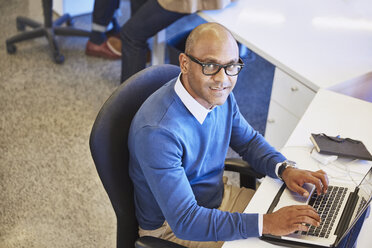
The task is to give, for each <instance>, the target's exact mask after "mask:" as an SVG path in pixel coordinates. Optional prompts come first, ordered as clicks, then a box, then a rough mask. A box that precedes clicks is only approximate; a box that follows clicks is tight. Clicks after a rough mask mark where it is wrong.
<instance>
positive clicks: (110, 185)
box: [90, 65, 262, 248]
mask: <svg viewBox="0 0 372 248" xmlns="http://www.w3.org/2000/svg"><path fill="white" fill-rule="evenodd" d="M179 73H180V69H179V67H178V66H175V65H157V66H152V67H149V68H146V69H144V70H142V71H140V72H138V73H137V74H135V75H133V76H132V77H130V78H129V79H128V80H127V81H126V82H124V83H123V84H121V85H120V86H119V87H118V88H117V89H116V90H115V91H114V93H113V94H112V95H111V96H110V98H109V99H108V100H107V101H106V102H105V103H104V105H103V106H102V108H101V110H100V112H99V114H98V116H97V118H96V120H95V122H94V125H93V128H92V132H91V135H90V149H91V153H92V157H93V160H94V163H95V165H96V168H97V171H98V174H99V176H100V178H101V181H102V183H103V185H104V188H105V190H106V192H107V194H108V196H109V198H110V200H111V204H112V206H113V208H114V211H115V213H116V217H117V247H118V248H124V247H125V248H126V247H133V246H134V245H135V247H137V248H140V247H142V248H145V247H146V248H149V247H152V248H156V247H159V248H160V247H162V248H164V247H169V248H177V247H178V248H180V247H183V246H180V245H178V244H175V243H172V242H169V241H165V240H162V239H158V238H154V237H142V238H138V223H137V220H136V217H135V212H134V211H135V210H134V198H133V185H132V181H131V180H130V178H129V173H128V161H129V151H128V147H127V141H128V132H129V127H130V124H131V121H132V119H133V117H134V115H135V113H136V112H137V110H138V109H139V107H140V106H141V105H142V103H143V102H144V101H145V100H146V99H147V98H148V97H149V96H150V95H151V94H152V93H153V92H154V91H156V90H157V89H158V88H160V87H161V86H162V85H164V84H165V83H166V82H168V81H169V80H171V79H172V78H175V77H176V76H177V75H178V74H179ZM226 169H229V170H232V171H238V172H241V175H243V174H244V176H242V177H241V183H242V184H243V185H244V186H247V187H251V188H254V189H255V185H256V180H255V179H256V177H262V175H260V174H259V173H256V172H254V171H253V170H251V169H250V167H249V165H248V164H247V163H245V162H242V160H237V159H235V160H234V159H233V160H227V163H226Z"/></svg>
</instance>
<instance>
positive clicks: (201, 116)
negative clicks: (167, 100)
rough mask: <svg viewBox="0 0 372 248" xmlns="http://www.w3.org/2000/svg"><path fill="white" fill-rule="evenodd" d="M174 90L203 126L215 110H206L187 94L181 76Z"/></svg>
mask: <svg viewBox="0 0 372 248" xmlns="http://www.w3.org/2000/svg"><path fill="white" fill-rule="evenodd" d="M174 90H175V91H176V94H177V95H178V96H179V98H180V99H181V101H182V102H183V104H184V105H185V106H186V108H187V109H188V110H189V111H190V112H191V114H192V115H193V116H194V117H195V118H196V119H197V120H198V122H199V123H200V124H203V122H204V120H205V118H206V117H207V115H208V113H209V112H211V111H212V110H213V108H212V109H206V108H205V107H204V106H202V105H201V104H200V103H198V101H196V100H195V98H194V97H192V96H191V95H190V93H189V92H187V90H186V89H185V87H184V86H183V84H182V83H181V74H180V75H179V76H178V78H177V81H176V84H175V85H174Z"/></svg>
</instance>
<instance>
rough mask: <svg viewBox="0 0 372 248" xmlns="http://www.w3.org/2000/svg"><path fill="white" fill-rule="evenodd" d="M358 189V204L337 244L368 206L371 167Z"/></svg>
mask: <svg viewBox="0 0 372 248" xmlns="http://www.w3.org/2000/svg"><path fill="white" fill-rule="evenodd" d="M357 188H358V197H359V198H358V204H357V205H356V207H355V210H354V213H353V215H352V218H351V220H350V223H349V227H348V229H347V230H346V231H345V232H344V233H343V235H342V236H341V238H340V239H339V242H340V241H341V240H342V239H343V238H344V237H345V236H346V235H347V234H348V233H349V231H350V229H351V228H352V227H353V226H354V225H355V223H356V222H357V221H358V220H359V217H360V216H361V215H362V214H363V213H364V211H365V210H366V209H367V207H368V205H369V204H370V203H371V200H372V167H371V168H370V169H369V171H368V173H367V174H366V175H365V176H364V178H363V179H362V181H361V182H360V184H359V186H358V187H357Z"/></svg>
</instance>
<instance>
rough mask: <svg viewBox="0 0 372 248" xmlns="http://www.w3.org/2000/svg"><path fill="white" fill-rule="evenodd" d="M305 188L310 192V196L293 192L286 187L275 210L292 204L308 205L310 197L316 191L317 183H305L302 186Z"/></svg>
mask: <svg viewBox="0 0 372 248" xmlns="http://www.w3.org/2000/svg"><path fill="white" fill-rule="evenodd" d="M302 187H303V188H304V189H306V190H307V191H308V192H309V196H308V197H304V196H302V195H300V194H297V193H295V192H292V191H291V190H289V189H288V188H285V190H284V192H283V194H282V195H281V196H280V200H279V202H278V204H277V205H276V207H275V209H274V212H275V211H276V210H278V209H280V208H282V207H286V206H291V205H307V204H308V202H309V199H310V197H311V195H312V193H313V192H314V189H315V185H314V184H311V183H305V184H304V185H303V186H302Z"/></svg>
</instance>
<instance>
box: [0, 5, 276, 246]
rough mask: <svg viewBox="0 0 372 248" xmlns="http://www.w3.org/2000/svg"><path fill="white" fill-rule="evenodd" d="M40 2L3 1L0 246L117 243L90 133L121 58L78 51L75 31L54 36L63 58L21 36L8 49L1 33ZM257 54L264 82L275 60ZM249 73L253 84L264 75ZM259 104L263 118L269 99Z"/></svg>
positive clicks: (37, 10) (35, 12)
mask: <svg viewBox="0 0 372 248" xmlns="http://www.w3.org/2000/svg"><path fill="white" fill-rule="evenodd" d="M40 2H41V1H39V0H28V1H26V0H12V1H6V0H0V13H1V15H0V27H1V36H0V114H1V116H0V247H1V248H15V247H37V248H44V247H61V248H62V247H115V239H116V220H115V214H114V211H113V209H112V207H111V205H110V202H109V199H108V197H107V195H106V193H105V191H104V189H103V186H102V184H101V182H100V180H99V178H98V175H97V172H96V170H95V167H94V164H93V161H92V159H91V156H90V151H89V145H88V139H89V133H90V130H91V127H92V124H93V121H94V119H95V117H96V115H97V113H98V111H99V109H100V107H101V105H102V104H103V102H104V101H105V100H106V99H107V98H108V96H109V95H110V94H111V92H112V91H113V90H114V89H115V88H116V87H117V86H118V82H119V78H120V62H119V61H107V60H103V59H97V58H91V57H87V56H85V54H84V48H85V43H86V41H87V39H86V38H72V37H59V38H57V42H58V43H59V47H60V50H61V52H62V54H63V55H64V56H65V63H64V64H63V65H57V64H54V63H53V62H52V59H51V56H50V54H49V50H48V49H49V48H48V46H47V41H46V40H45V39H44V38H40V39H35V40H31V41H27V42H21V43H19V44H18V45H17V53H16V54H14V55H9V54H7V53H6V48H5V39H6V38H7V37H11V36H12V35H14V34H16V33H17V31H16V28H15V18H16V16H18V15H23V16H28V17H32V18H34V19H37V20H39V21H42V13H41V4H40ZM124 12H125V11H124ZM90 18H91V17H90V15H87V16H82V17H79V18H77V19H76V26H77V27H81V28H85V29H90ZM121 18H122V19H123V20H124V19H125V18H126V15H125V14H124V15H123V16H122V17H121ZM188 23H189V22H188ZM259 61H260V63H259V67H260V70H263V71H265V70H267V73H265V74H264V75H265V76H264V77H263V78H265V80H266V81H267V83H266V84H267V85H270V80H272V75H271V74H272V70H273V69H272V66H271V65H269V64H265V62H264V61H263V60H262V61H261V60H259ZM247 70H248V69H247ZM249 70H254V63H252V65H251V67H250V69H249ZM250 77H254V75H250ZM260 77H261V76H260ZM255 80H256V81H257V82H256V83H254V84H256V85H258V86H259V87H258V88H260V87H261V86H260V83H258V82H262V81H260V80H259V79H258V78H256V79H255ZM265 80H264V81H265ZM252 82H253V81H252ZM248 86H249V87H252V84H251V83H250V84H248ZM266 87H269V89H266V91H265V92H266V97H267V92H270V91H271V90H270V89H271V86H266ZM240 90H242V89H240ZM260 90H262V89H261V88H260V89H258V90H257V91H256V90H252V89H251V91H250V94H252V95H251V96H245V97H244V96H243V97H240V99H241V100H240V101H241V102H242V104H243V105H242V106H246V105H247V104H246V101H247V97H250V100H249V102H250V103H251V104H253V103H252V102H253V101H256V100H254V99H256V97H259V98H260V99H263V98H264V97H263V96H262V95H260V96H259V95H257V94H258V93H257V92H259V91H260ZM268 94H269V93H268ZM237 95H238V94H237ZM237 98H238V97H237ZM265 101H266V102H267V99H266V100H265V99H264V102H265ZM260 106H261V105H260ZM241 108H242V109H244V107H241ZM255 108H258V107H255ZM262 109H264V110H262ZM262 109H261V110H260V111H261V112H260V116H261V117H260V118H261V119H262V120H264V121H265V118H266V115H267V106H263V107H262ZM247 115H251V116H253V114H247ZM260 125H261V127H260ZM256 126H257V127H258V128H262V127H264V124H262V123H261V124H256ZM263 130H264V129H263Z"/></svg>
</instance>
